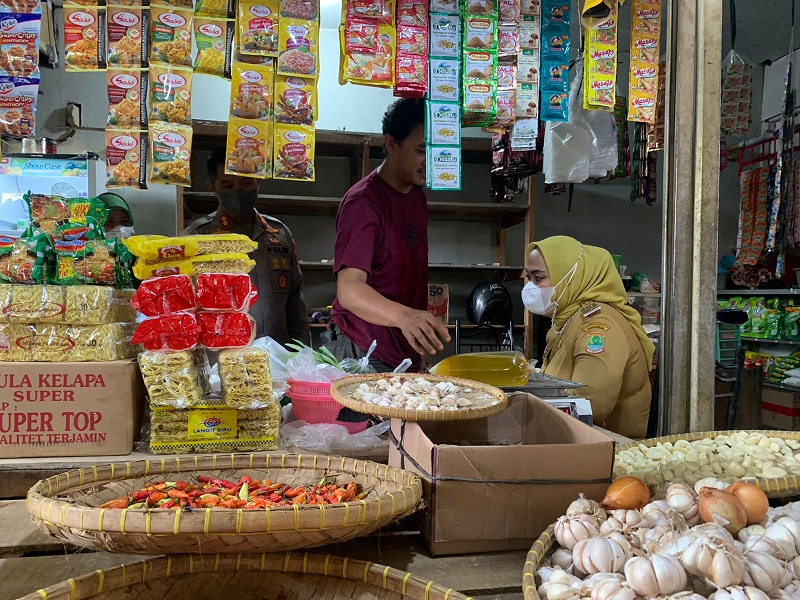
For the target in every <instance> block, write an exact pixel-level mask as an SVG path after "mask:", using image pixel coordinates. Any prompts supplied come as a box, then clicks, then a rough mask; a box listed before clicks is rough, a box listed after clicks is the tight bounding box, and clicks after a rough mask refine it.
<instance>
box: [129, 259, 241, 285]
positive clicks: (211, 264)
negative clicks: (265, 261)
mask: <svg viewBox="0 0 800 600" xmlns="http://www.w3.org/2000/svg"><path fill="white" fill-rule="evenodd" d="M254 266H256V263H255V261H254V260H253V259H251V258H250V257H249V256H247V255H246V254H234V253H226V254H201V255H199V256H192V257H187V258H185V259H183V260H174V261H169V262H162V263H156V264H147V262H146V261H144V260H142V259H139V260H137V261H136V264H135V265H134V267H133V274H134V276H136V278H137V279H147V278H148V277H166V276H168V275H178V274H181V273H183V274H186V275H192V276H196V275H202V274H203V273H249V272H250V271H251V270H252V269H253V267H254Z"/></svg>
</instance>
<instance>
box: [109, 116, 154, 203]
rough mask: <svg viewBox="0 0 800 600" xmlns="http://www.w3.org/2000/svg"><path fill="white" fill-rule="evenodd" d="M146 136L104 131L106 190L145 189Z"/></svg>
mask: <svg viewBox="0 0 800 600" xmlns="http://www.w3.org/2000/svg"><path fill="white" fill-rule="evenodd" d="M146 160H147V134H146V133H144V132H142V131H122V130H117V129H106V188H107V189H113V188H123V187H130V188H134V189H139V190H145V189H147V184H146V177H147V164H146Z"/></svg>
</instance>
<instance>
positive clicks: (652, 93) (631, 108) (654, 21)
mask: <svg viewBox="0 0 800 600" xmlns="http://www.w3.org/2000/svg"><path fill="white" fill-rule="evenodd" d="M661 10H662V9H661V3H660V2H657V1H655V2H654V1H653V0H634V2H633V6H632V8H631V12H632V21H631V46H630V48H631V62H630V76H629V83H628V121H639V122H642V123H651V124H653V123H655V122H656V108H657V103H658V87H659V85H658V80H659V78H658V73H659V61H658V59H659V48H660V46H661V16H662V12H661Z"/></svg>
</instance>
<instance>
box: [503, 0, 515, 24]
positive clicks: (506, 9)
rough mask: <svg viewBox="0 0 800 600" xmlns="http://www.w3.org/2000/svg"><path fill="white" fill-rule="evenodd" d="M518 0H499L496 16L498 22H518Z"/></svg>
mask: <svg viewBox="0 0 800 600" xmlns="http://www.w3.org/2000/svg"><path fill="white" fill-rule="evenodd" d="M519 4H520V0H499V5H500V6H499V10H498V15H499V16H498V18H499V21H500V23H514V24H518V23H519V21H520V5H519Z"/></svg>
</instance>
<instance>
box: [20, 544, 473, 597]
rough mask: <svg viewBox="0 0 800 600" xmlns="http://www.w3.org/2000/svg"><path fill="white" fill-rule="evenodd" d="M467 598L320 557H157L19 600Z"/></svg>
mask: <svg viewBox="0 0 800 600" xmlns="http://www.w3.org/2000/svg"><path fill="white" fill-rule="evenodd" d="M118 598H125V599H126V600H155V599H159V598H174V599H176V600H178V599H181V600H182V599H186V598H191V599H192V600H218V599H219V598H245V599H248V600H249V599H255V598H258V599H263V600H286V599H287V598H295V599H297V598H303V599H309V598H326V599H336V600H345V599H347V598H354V599H355V598H357V599H358V600H448V599H451V600H469V599H468V598H467V597H466V596H464V595H463V594H459V593H458V592H456V591H454V590H451V589H447V588H444V587H442V586H440V585H437V584H435V583H433V582H432V581H424V580H422V579H419V578H418V577H414V576H413V575H411V573H405V572H403V571H398V570H397V569H392V568H390V567H384V566H382V565H378V564H374V563H369V562H362V561H360V560H349V559H347V558H338V557H335V556H325V555H323V554H310V553H307V552H306V553H302V552H298V553H296V554H293V553H287V554H226V555H221V554H216V555H214V554H206V555H203V556H196V555H182V556H162V557H159V558H155V559H152V560H143V561H141V562H140V563H132V564H128V565H123V566H120V567H115V568H113V569H106V570H102V571H101V570H98V571H95V572H93V573H89V574H88V575H84V576H82V577H78V578H76V579H69V580H67V581H64V582H61V583H57V584H56V585H52V586H50V587H48V588H46V589H43V590H39V591H37V592H34V593H32V594H28V595H27V596H25V597H24V598H20V599H18V600H89V599H92V600H112V599H118Z"/></svg>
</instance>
